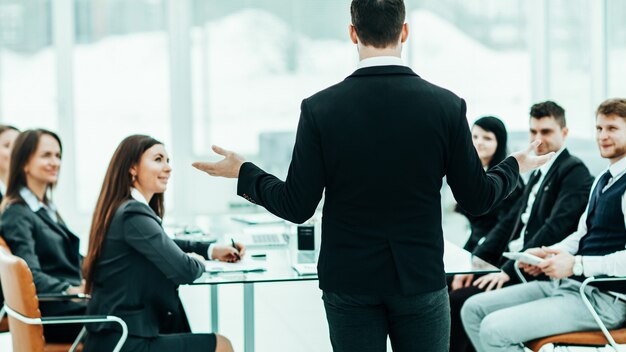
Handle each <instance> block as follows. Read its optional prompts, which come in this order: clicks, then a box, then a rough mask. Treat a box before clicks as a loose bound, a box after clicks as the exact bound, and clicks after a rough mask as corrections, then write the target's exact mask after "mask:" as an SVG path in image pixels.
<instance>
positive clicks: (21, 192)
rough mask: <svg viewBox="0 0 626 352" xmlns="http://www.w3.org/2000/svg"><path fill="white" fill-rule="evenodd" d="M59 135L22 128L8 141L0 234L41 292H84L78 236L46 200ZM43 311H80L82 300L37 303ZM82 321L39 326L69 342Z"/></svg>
mask: <svg viewBox="0 0 626 352" xmlns="http://www.w3.org/2000/svg"><path fill="white" fill-rule="evenodd" d="M61 155H62V146H61V139H60V138H59V136H57V135H56V134H55V133H53V132H50V131H47V130H43V129H37V130H28V131H24V132H22V133H21V134H20V135H19V136H18V137H17V139H16V140H15V144H14V146H13V150H12V152H11V161H10V166H9V169H10V170H9V178H8V183H7V192H6V194H5V197H4V200H3V202H2V206H1V209H2V216H1V218H0V223H1V225H0V234H2V236H3V237H4V239H5V240H6V242H7V244H8V245H9V248H10V249H11V251H12V252H13V254H15V255H16V256H18V257H21V258H23V259H24V260H25V261H26V263H27V264H28V267H29V268H30V270H31V272H32V273H33V281H34V282H35V287H36V289H37V294H42V293H44V294H45V293H57V294H62V293H68V294H76V293H82V292H83V291H84V286H83V282H82V276H81V270H80V267H81V260H82V258H81V256H80V254H79V253H78V248H79V239H78V237H77V236H76V235H74V234H73V233H72V232H71V231H70V230H69V229H68V228H67V226H66V225H65V223H64V222H63V219H62V218H61V216H60V215H59V212H58V211H57V208H56V207H55V205H54V203H53V202H52V200H51V198H50V197H51V193H52V188H53V187H54V186H55V185H56V183H57V182H58V179H59V170H60V168H61ZM39 309H40V310H41V313H42V315H43V316H59V315H82V314H84V313H85V304H84V303H83V302H72V301H64V302H41V303H40V305H39ZM81 328H82V326H81V325H80V324H72V325H44V328H43V329H44V336H45V338H46V341H48V342H72V341H74V339H75V338H76V336H77V335H78V333H79V331H80V329H81Z"/></svg>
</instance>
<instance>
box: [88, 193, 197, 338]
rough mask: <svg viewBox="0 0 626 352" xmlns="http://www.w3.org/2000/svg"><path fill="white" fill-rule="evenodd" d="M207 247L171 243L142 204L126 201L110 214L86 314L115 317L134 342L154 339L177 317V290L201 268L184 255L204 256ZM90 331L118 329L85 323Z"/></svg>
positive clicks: (179, 307) (114, 325) (181, 242)
mask: <svg viewBox="0 0 626 352" xmlns="http://www.w3.org/2000/svg"><path fill="white" fill-rule="evenodd" d="M208 247H209V244H208V243H200V242H190V241H182V240H174V241H172V240H171V239H170V238H169V237H168V236H167V234H165V232H164V231H163V227H161V220H160V219H159V218H158V217H157V215H156V214H155V213H154V211H152V209H150V208H149V207H148V206H147V205H145V204H142V203H140V202H137V201H135V200H129V201H127V202H125V203H123V204H122V205H121V206H120V207H119V208H118V209H117V211H116V212H115V215H114V216H113V219H112V221H111V225H110V226H109V230H108V231H107V234H106V239H105V241H104V245H103V247H102V252H101V254H100V258H99V259H98V262H97V264H96V269H95V274H94V286H93V290H92V293H91V300H90V301H89V304H88V306H87V314H95V315H109V314H111V315H115V316H118V317H120V318H122V319H123V320H124V321H125V322H126V324H127V325H128V331H129V334H130V335H132V336H135V337H146V338H149V337H156V336H158V335H159V333H162V332H163V330H164V327H165V325H168V321H169V320H171V319H172V317H176V316H180V315H181V313H182V312H181V311H180V309H181V305H180V300H179V297H178V285H180V284H189V283H191V282H193V281H194V280H196V279H197V278H198V277H200V275H202V273H203V272H204V265H202V263H200V262H199V261H197V260H195V259H193V258H191V257H189V256H188V255H186V254H185V252H195V253H198V254H200V255H203V256H204V257H207V250H208ZM87 329H88V330H89V331H91V332H100V331H105V330H118V329H119V326H118V325H116V324H90V325H89V326H87Z"/></svg>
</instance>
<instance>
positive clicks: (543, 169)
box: [539, 146, 565, 177]
mask: <svg viewBox="0 0 626 352" xmlns="http://www.w3.org/2000/svg"><path fill="white" fill-rule="evenodd" d="M564 150H565V146H563V147H562V148H561V149H560V150H559V151H558V152H556V154H555V155H554V157H553V158H552V159H550V160H548V162H547V163H545V164H543V165H542V166H541V167H540V168H539V170H540V171H541V176H542V177H545V176H546V175H547V174H548V171H550V168H551V167H552V165H554V162H555V161H556V159H557V158H558V157H559V156H561V153H563V151H564Z"/></svg>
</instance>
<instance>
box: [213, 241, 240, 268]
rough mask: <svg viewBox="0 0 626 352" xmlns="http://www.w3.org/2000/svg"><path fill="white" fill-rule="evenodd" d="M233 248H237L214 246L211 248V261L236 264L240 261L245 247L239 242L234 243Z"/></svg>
mask: <svg viewBox="0 0 626 352" xmlns="http://www.w3.org/2000/svg"><path fill="white" fill-rule="evenodd" d="M235 246H236V247H237V248H234V247H233V246H229V245H216V246H215V247H213V252H212V253H211V257H213V259H215V260H219V261H222V262H229V263H235V262H238V261H240V260H241V258H243V256H244V254H245V252H246V247H245V246H244V245H243V244H241V243H239V242H235Z"/></svg>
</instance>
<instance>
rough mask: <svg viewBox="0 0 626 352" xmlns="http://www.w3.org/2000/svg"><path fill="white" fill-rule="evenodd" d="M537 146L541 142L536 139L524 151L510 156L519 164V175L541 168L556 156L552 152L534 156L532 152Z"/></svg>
mask: <svg viewBox="0 0 626 352" xmlns="http://www.w3.org/2000/svg"><path fill="white" fill-rule="evenodd" d="M539 144H541V140H539V139H537V140H535V141H534V142H532V143H530V145H529V146H528V148H526V150H524V151H521V152H515V153H513V154H511V156H512V157H514V158H515V160H517V163H518V164H519V173H520V174H523V173H525V172H528V171H531V170H534V169H536V168H538V167H541V166H542V165H543V164H545V163H547V162H548V160H550V159H552V158H553V157H554V155H555V154H556V153H554V152H550V153H548V154H545V155H534V153H533V151H534V150H536V149H537V147H538V146H539Z"/></svg>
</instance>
